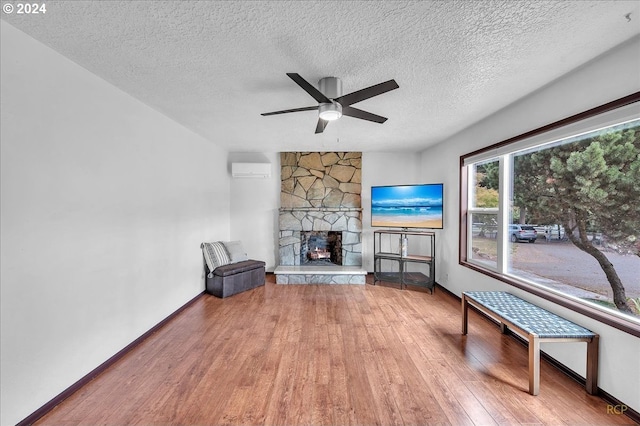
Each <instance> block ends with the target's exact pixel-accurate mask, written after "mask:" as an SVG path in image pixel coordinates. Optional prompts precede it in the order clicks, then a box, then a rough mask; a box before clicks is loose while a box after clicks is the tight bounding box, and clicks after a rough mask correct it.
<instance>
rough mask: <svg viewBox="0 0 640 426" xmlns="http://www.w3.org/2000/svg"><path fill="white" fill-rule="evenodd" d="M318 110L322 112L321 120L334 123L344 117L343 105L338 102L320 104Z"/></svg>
mask: <svg viewBox="0 0 640 426" xmlns="http://www.w3.org/2000/svg"><path fill="white" fill-rule="evenodd" d="M318 110H319V111H320V118H321V119H323V120H326V121H333V120H337V119H338V118H340V117H342V105H340V104H339V103H337V102H331V103H326V104H320V106H319V107H318Z"/></svg>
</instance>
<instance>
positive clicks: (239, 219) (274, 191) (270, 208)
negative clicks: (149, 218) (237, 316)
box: [228, 152, 280, 272]
mask: <svg viewBox="0 0 640 426" xmlns="http://www.w3.org/2000/svg"><path fill="white" fill-rule="evenodd" d="M236 162H237V163H242V162H246V163H270V164H271V177H270V178H232V179H231V239H232V240H240V241H242V245H243V246H244V248H245V250H246V251H247V255H248V256H249V258H250V259H256V260H262V261H264V262H265V263H266V269H267V271H269V272H273V270H274V269H275V267H276V266H278V245H277V241H278V209H279V208H280V153H273V152H270V153H239V152H232V153H229V158H228V169H229V173H231V163H236Z"/></svg>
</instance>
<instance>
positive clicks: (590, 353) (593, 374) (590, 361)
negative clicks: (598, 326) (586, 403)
mask: <svg viewBox="0 0 640 426" xmlns="http://www.w3.org/2000/svg"><path fill="white" fill-rule="evenodd" d="M599 340H600V336H598V335H597V334H596V335H595V336H594V337H593V338H592V339H591V341H590V342H587V374H586V376H587V377H586V379H587V384H586V389H587V393H589V394H590V395H596V394H597V393H598V350H599V349H598V346H599V343H598V342H599Z"/></svg>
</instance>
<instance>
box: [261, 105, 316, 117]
mask: <svg viewBox="0 0 640 426" xmlns="http://www.w3.org/2000/svg"><path fill="white" fill-rule="evenodd" d="M314 110H316V111H317V110H318V106H317V105H316V106H312V107H304V108H294V109H284V110H282V111H273V112H263V113H262V114H260V115H263V116H267V115H277V114H287V113H289V112H299V111H314Z"/></svg>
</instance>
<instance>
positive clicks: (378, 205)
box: [371, 185, 442, 228]
mask: <svg viewBox="0 0 640 426" xmlns="http://www.w3.org/2000/svg"><path fill="white" fill-rule="evenodd" d="M371 226H388V227H393V228H442V185H401V186H378V187H373V188H371Z"/></svg>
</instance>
